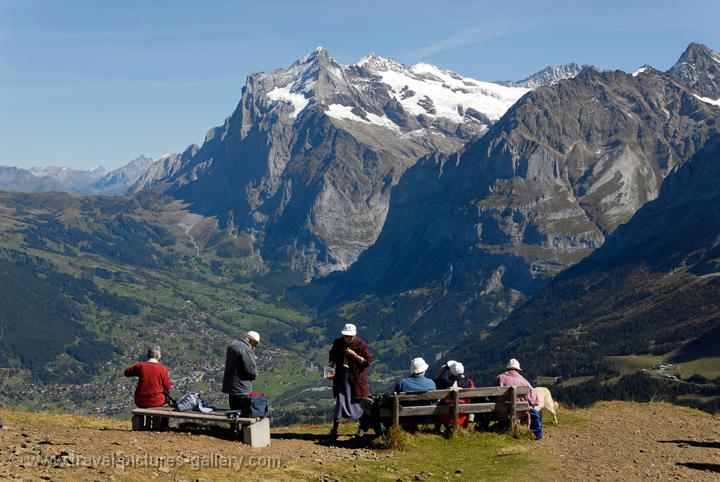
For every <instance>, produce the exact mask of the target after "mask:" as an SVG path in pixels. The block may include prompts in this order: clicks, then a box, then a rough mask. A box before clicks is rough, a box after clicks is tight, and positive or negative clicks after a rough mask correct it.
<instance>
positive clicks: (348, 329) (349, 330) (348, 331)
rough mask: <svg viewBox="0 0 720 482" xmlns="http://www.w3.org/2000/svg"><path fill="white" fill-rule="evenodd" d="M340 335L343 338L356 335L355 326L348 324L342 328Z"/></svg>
mask: <svg viewBox="0 0 720 482" xmlns="http://www.w3.org/2000/svg"><path fill="white" fill-rule="evenodd" d="M340 333H342V334H343V336H355V335H357V326H355V325H353V324H352V323H348V324H347V325H345V326H344V327H343V329H342V331H341V332H340Z"/></svg>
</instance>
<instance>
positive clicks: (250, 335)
mask: <svg viewBox="0 0 720 482" xmlns="http://www.w3.org/2000/svg"><path fill="white" fill-rule="evenodd" d="M247 337H248V339H250V340H252V341H254V342H255V343H260V334H259V333H258V332H257V331H248V332H247Z"/></svg>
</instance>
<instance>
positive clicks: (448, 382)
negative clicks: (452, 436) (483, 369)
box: [435, 360, 475, 429]
mask: <svg viewBox="0 0 720 482" xmlns="http://www.w3.org/2000/svg"><path fill="white" fill-rule="evenodd" d="M435 385H436V386H437V389H438V390H446V389H448V388H475V384H474V383H473V381H472V380H471V379H470V378H468V377H466V376H465V367H464V366H463V364H462V363H460V362H459V361H455V360H448V361H447V363H445V364H444V365H443V366H441V367H440V370H439V371H438V376H437V378H435ZM459 401H460V403H470V399H469V398H461V399H460V400H459ZM440 403H446V404H452V397H448V398H446V399H444V400H443V401H442V402H440ZM438 420H439V422H440V423H441V424H443V425H444V426H445V428H446V429H449V428H450V426H451V424H452V421H453V419H452V415H450V414H442V415H438ZM470 421H471V420H470V416H469V414H466V413H461V414H460V415H458V425H460V426H461V427H467V424H468V422H470ZM437 428H438V429H439V427H437Z"/></svg>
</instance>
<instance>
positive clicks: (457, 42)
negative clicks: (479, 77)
mask: <svg viewBox="0 0 720 482" xmlns="http://www.w3.org/2000/svg"><path fill="white" fill-rule="evenodd" d="M528 29H529V25H527V23H526V22H524V21H520V20H497V21H494V22H491V23H486V24H484V25H479V26H477V27H473V28H469V29H464V30H461V31H459V32H457V33H455V34H453V35H451V36H449V37H446V38H444V39H440V40H437V41H435V42H433V43H431V44H430V45H426V46H425V47H422V48H419V49H417V50H416V51H415V52H414V55H415V56H417V57H420V58H425V57H429V56H431V55H433V54H437V53H439V52H444V51H446V50H451V49H454V48H457V47H464V46H467V45H476V44H479V43H483V42H487V41H489V40H495V39H498V38H503V37H507V36H509V35H513V34H516V33H519V32H524V31H526V30H528Z"/></svg>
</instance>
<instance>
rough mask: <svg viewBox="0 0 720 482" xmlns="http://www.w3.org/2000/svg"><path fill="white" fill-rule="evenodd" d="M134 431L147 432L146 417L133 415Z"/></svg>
mask: <svg viewBox="0 0 720 482" xmlns="http://www.w3.org/2000/svg"><path fill="white" fill-rule="evenodd" d="M132 429H133V430H134V431H137V430H145V416H144V415H133V416H132Z"/></svg>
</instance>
